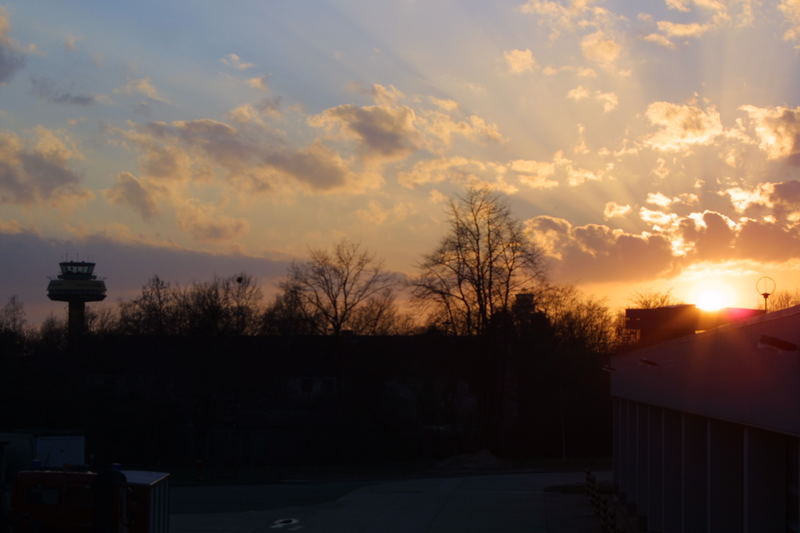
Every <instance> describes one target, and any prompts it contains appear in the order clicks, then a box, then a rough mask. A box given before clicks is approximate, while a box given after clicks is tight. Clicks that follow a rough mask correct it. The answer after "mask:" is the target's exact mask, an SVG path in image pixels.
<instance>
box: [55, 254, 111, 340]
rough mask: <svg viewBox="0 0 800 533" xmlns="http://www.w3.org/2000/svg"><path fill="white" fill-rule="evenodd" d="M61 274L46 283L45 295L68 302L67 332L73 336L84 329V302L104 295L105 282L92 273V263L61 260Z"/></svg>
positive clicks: (58, 300) (95, 300) (99, 298)
mask: <svg viewBox="0 0 800 533" xmlns="http://www.w3.org/2000/svg"><path fill="white" fill-rule="evenodd" d="M59 266H60V267H61V274H59V275H58V278H57V279H51V280H50V283H49V284H48V285H47V297H48V298H50V299H51V300H54V301H57V302H67V303H69V333H70V336H75V335H78V334H81V333H83V332H84V331H85V330H86V302H99V301H101V300H104V299H105V297H106V283H105V282H104V281H103V280H101V279H97V276H95V275H94V263H88V262H86V261H63V262H61V263H59Z"/></svg>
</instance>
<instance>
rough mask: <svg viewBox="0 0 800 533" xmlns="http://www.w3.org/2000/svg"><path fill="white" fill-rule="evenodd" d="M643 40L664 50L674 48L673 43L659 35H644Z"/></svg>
mask: <svg viewBox="0 0 800 533" xmlns="http://www.w3.org/2000/svg"><path fill="white" fill-rule="evenodd" d="M644 40H645V41H648V42H651V43H655V44H657V45H660V46H663V47H664V48H675V43H673V42H672V41H670V40H669V39H667V38H666V37H664V36H663V35H661V34H660V33H650V34H648V35H645V36H644Z"/></svg>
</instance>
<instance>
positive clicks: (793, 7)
mask: <svg viewBox="0 0 800 533" xmlns="http://www.w3.org/2000/svg"><path fill="white" fill-rule="evenodd" d="M778 10H779V11H780V12H781V14H783V17H784V18H785V20H786V22H788V23H789V25H790V26H791V27H790V28H789V29H788V30H786V32H785V33H784V34H783V38H784V40H786V41H796V40H798V38H800V0H781V2H780V3H779V4H778Z"/></svg>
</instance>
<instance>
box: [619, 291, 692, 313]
mask: <svg viewBox="0 0 800 533" xmlns="http://www.w3.org/2000/svg"><path fill="white" fill-rule="evenodd" d="M629 301H630V303H631V305H632V306H633V307H635V308H636V309H655V308H657V307H666V306H668V305H676V304H678V303H680V302H679V301H678V300H677V299H675V297H674V296H672V290H671V289H670V290H667V291H665V292H659V291H655V290H641V291H636V292H634V293H633V296H631V298H630V300H629Z"/></svg>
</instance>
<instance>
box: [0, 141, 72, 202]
mask: <svg viewBox="0 0 800 533" xmlns="http://www.w3.org/2000/svg"><path fill="white" fill-rule="evenodd" d="M34 133H35V135H36V142H35V143H25V142H24V141H23V140H22V139H20V138H19V137H18V136H17V135H16V134H15V133H13V132H10V131H6V130H0V203H13V204H26V205H27V204H32V203H35V202H39V201H50V202H57V201H59V200H61V199H66V198H69V197H73V198H74V197H85V196H86V195H87V191H85V190H84V189H83V188H81V187H80V181H81V179H80V176H79V175H78V174H77V172H76V171H75V170H73V169H72V168H71V163H72V161H75V160H79V159H82V158H83V155H82V154H81V153H80V152H79V151H78V150H77V148H75V147H74V146H73V145H72V144H71V141H70V140H69V138H68V137H66V135H65V134H63V133H61V132H59V133H56V132H55V131H53V130H49V129H47V128H44V127H41V126H39V127H37V128H35V129H34ZM31 144H33V145H32V146H31Z"/></svg>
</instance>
